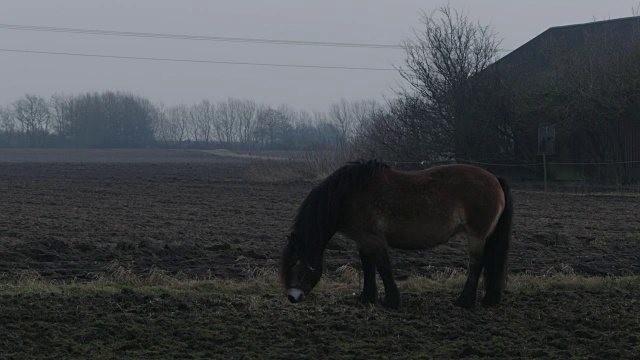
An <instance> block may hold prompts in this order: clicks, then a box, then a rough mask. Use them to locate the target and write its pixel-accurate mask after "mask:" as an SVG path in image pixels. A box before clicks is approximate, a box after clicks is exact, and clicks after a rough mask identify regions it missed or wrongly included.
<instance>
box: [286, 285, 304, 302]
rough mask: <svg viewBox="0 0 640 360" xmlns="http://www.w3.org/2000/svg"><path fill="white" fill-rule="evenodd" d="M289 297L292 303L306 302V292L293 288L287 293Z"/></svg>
mask: <svg viewBox="0 0 640 360" xmlns="http://www.w3.org/2000/svg"><path fill="white" fill-rule="evenodd" d="M287 297H288V298H289V300H291V302H300V301H302V300H304V291H302V290H300V289H297V288H291V289H289V290H288V291H287Z"/></svg>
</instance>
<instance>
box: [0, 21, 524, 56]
mask: <svg viewBox="0 0 640 360" xmlns="http://www.w3.org/2000/svg"><path fill="white" fill-rule="evenodd" d="M0 29H6V30H22V31H39V32H57V33H67V34H83V35H102V36H123V37H139V38H156V39H172V40H197V41H220V42H238V43H253V44H270V45H296V46H328V47H347V48H369V49H391V50H404V46H403V45H400V44H376V43H350V42H329V41H305V40H283V39H261V38H244V37H225V36H206V35H185V34H169V33H148V32H133V31H114V30H98V29H82V28H64V27H54V26H35V25H17V24H0ZM512 50H513V49H498V51H512Z"/></svg>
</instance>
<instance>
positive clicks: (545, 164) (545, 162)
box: [542, 154, 547, 192]
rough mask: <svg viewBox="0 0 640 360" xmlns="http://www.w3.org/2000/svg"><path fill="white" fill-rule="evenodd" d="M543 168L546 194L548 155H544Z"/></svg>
mask: <svg viewBox="0 0 640 360" xmlns="http://www.w3.org/2000/svg"><path fill="white" fill-rule="evenodd" d="M542 167H543V171H544V192H547V155H546V154H542Z"/></svg>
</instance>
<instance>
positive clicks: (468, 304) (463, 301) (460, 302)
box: [453, 295, 476, 309]
mask: <svg viewBox="0 0 640 360" xmlns="http://www.w3.org/2000/svg"><path fill="white" fill-rule="evenodd" d="M453 305H455V306H459V307H461V308H465V309H471V308H472V307H474V306H475V305H476V299H469V298H468V297H465V296H463V295H460V296H459V297H458V298H457V299H456V300H455V301H454V302H453Z"/></svg>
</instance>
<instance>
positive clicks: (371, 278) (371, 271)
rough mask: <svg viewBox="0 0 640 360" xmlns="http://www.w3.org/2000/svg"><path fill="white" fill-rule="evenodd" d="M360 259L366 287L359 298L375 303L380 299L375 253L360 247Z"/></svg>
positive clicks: (366, 302)
mask: <svg viewBox="0 0 640 360" xmlns="http://www.w3.org/2000/svg"><path fill="white" fill-rule="evenodd" d="M360 261H362V271H363V272H364V288H363V289H362V294H360V297H359V298H358V300H359V301H360V302H361V303H363V304H369V303H371V304H375V303H376V301H377V300H378V289H377V287H376V263H375V259H374V256H373V254H371V253H370V252H369V251H367V250H365V249H360Z"/></svg>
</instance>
